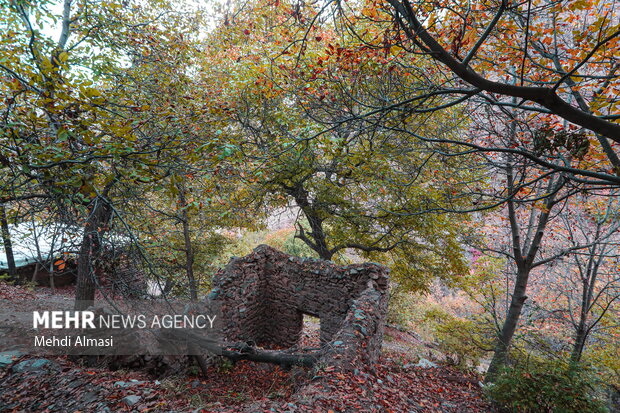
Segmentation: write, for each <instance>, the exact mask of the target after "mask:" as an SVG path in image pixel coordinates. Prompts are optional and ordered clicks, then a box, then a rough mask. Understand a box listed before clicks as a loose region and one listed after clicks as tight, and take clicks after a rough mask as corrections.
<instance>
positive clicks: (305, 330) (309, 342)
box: [297, 313, 321, 349]
mask: <svg viewBox="0 0 620 413" xmlns="http://www.w3.org/2000/svg"><path fill="white" fill-rule="evenodd" d="M302 316H303V319H302V322H303V324H302V328H301V335H300V336H299V342H298V343H297V345H298V347H300V348H313V349H318V348H320V347H321V319H320V318H318V317H315V316H313V315H310V314H306V313H302Z"/></svg>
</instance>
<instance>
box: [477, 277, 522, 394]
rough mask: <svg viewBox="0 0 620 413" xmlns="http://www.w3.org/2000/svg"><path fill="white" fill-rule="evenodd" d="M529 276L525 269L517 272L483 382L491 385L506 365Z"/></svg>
mask: <svg viewBox="0 0 620 413" xmlns="http://www.w3.org/2000/svg"><path fill="white" fill-rule="evenodd" d="M529 276H530V269H529V268H525V269H522V270H520V271H518V272H517V280H516V282H515V287H514V291H513V293H512V300H511V301H510V307H509V309H508V314H507V315H506V321H504V325H503V326H502V330H501V331H500V333H499V337H498V341H497V344H496V346H495V353H494V354H493V359H492V360H491V364H489V369H488V370H487V374H486V376H485V378H484V379H485V382H487V383H491V382H493V380H494V379H495V377H496V376H497V373H498V372H499V369H500V367H502V366H503V365H504V364H505V363H506V357H507V356H508V348H509V347H510V342H511V341H512V337H513V336H514V334H515V331H516V329H517V324H518V323H519V318H520V317H521V311H522V310H523V303H525V300H527V296H526V295H525V292H526V289H527V281H528V278H529Z"/></svg>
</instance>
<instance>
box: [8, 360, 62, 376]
mask: <svg viewBox="0 0 620 413" xmlns="http://www.w3.org/2000/svg"><path fill="white" fill-rule="evenodd" d="M12 370H13V373H22V372H24V371H50V370H60V366H58V364H56V363H54V362H53V361H49V360H48V359H30V360H24V361H21V362H19V363H17V364H16V365H14V366H13V368H12Z"/></svg>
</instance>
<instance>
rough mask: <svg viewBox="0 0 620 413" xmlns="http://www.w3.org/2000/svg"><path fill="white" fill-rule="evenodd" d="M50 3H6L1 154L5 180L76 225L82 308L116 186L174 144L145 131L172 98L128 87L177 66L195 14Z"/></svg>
mask: <svg viewBox="0 0 620 413" xmlns="http://www.w3.org/2000/svg"><path fill="white" fill-rule="evenodd" d="M50 5H51V3H48V2H40V3H38V4H36V5H32V4H28V3H25V2H10V4H7V5H6V7H5V9H6V10H7V13H6V14H5V15H3V16H2V20H1V21H0V25H1V26H2V27H3V28H5V29H6V30H7V31H8V32H9V33H11V35H10V36H8V37H7V38H4V39H3V48H2V64H0V70H2V71H3V72H4V74H5V75H6V77H4V78H3V79H2V80H3V88H2V90H3V91H6V99H7V102H8V103H9V105H8V107H7V110H6V111H5V112H4V117H3V123H2V135H1V139H2V143H3V145H2V151H1V153H0V160H2V164H3V166H5V168H3V169H4V171H6V172H7V173H8V174H9V177H10V178H11V180H10V182H12V183H13V188H16V187H17V188H18V187H20V186H24V185H25V184H28V185H31V186H32V187H34V188H36V190H37V191H40V192H41V193H42V194H43V196H45V197H48V198H49V199H50V200H52V201H53V202H55V203H56V204H58V205H62V206H63V208H64V209H65V210H67V211H71V212H72V213H73V214H74V217H75V218H76V221H77V223H78V225H84V227H85V235H84V238H83V244H82V247H81V249H80V250H81V254H82V255H81V257H80V259H81V260H80V261H81V265H79V266H78V267H79V268H78V291H77V298H78V299H80V300H81V303H82V305H86V306H87V305H88V304H89V303H90V302H92V300H93V298H94V286H95V285H96V284H97V280H96V279H94V274H95V273H96V271H94V269H93V268H92V265H93V264H100V263H101V260H98V259H97V257H96V254H97V251H98V250H99V246H100V244H101V237H102V236H103V234H104V233H105V232H106V231H108V230H109V229H110V228H109V227H110V220H111V219H112V217H113V216H114V215H117V212H118V209H117V208H115V207H114V204H115V200H114V198H115V197H117V196H118V195H119V194H120V193H119V192H115V188H116V187H118V186H119V184H120V183H122V182H133V183H138V182H139V181H150V180H154V179H161V177H162V176H165V174H166V172H165V170H166V165H160V164H159V160H160V157H161V156H162V152H165V151H166V150H168V149H178V147H179V146H180V145H181V144H180V142H179V141H177V140H176V138H177V137H178V135H172V136H170V135H168V134H166V133H165V131H162V129H159V132H160V133H159V134H151V133H149V132H150V131H152V130H154V128H151V129H150V131H149V130H147V126H148V125H149V124H152V123H155V122H158V121H159V120H158V119H159V117H160V116H161V117H165V118H166V119H168V120H174V119H173V116H172V115H171V113H170V109H171V108H170V106H165V105H164V106H155V107H153V108H152V107H151V106H149V105H148V104H146V103H145V102H143V101H140V98H141V97H143V96H144V95H131V94H129V93H127V92H128V89H131V88H133V89H134V90H135V89H139V88H140V86H139V85H140V84H141V85H142V86H144V87H146V86H147V85H146V83H145V78H146V77H147V76H149V75H150V76H151V78H150V79H151V81H152V82H157V79H156V78H154V77H156V76H161V75H162V73H169V72H170V71H173V70H175V68H174V63H175V62H178V61H180V60H182V59H183V58H184V56H186V55H187V53H188V51H189V50H191V48H189V47H188V43H189V42H190V39H186V40H185V39H184V38H183V35H184V34H186V33H187V32H188V31H189V29H194V25H195V24H196V22H197V20H196V19H197V17H196V14H195V13H194V14H191V13H189V12H187V11H186V10H183V9H182V8H178V7H173V6H172V5H171V4H169V3H166V2H159V1H153V2H152V3H148V4H137V3H136V4H129V3H128V2H122V3H120V2H119V3H115V2H112V3H102V4H99V3H97V4H90V3H81V2H75V3H74V2H72V1H65V2H64V3H63V5H62V11H61V13H60V15H59V16H58V15H56V14H55V13H54V12H53V11H52V9H51V8H50ZM191 16H193V17H194V19H192V18H190V17H191ZM53 21H59V22H60V36H59V39H58V41H54V40H52V39H50V38H49V36H48V35H47V34H46V33H44V32H42V31H41V28H40V25H42V24H44V23H43V22H45V23H49V22H53ZM136 22H139V23H138V24H136ZM171 27H175V29H176V30H177V31H174V30H171ZM108 56H114V57H112V58H111V57H108ZM128 61H132V65H131V66H130V67H129V68H127V67H126V66H127V62H128ZM153 79H154V80H153ZM153 119H157V120H156V121H154V120H153ZM7 165H9V166H7ZM4 171H3V172H4ZM7 192H9V191H7ZM13 192H14V191H13ZM10 196H11V197H13V198H15V197H16V198H17V199H19V198H20V194H17V195H10ZM30 196H36V192H34V191H33V192H32V193H31V194H30Z"/></svg>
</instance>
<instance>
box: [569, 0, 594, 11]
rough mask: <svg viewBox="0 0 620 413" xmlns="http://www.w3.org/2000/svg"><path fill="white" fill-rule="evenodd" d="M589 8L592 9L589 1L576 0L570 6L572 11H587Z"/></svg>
mask: <svg viewBox="0 0 620 413" xmlns="http://www.w3.org/2000/svg"><path fill="white" fill-rule="evenodd" d="M588 7H590V4H589V3H588V0H576V1H574V2H573V3H571V4H570V6H569V8H570V9H571V10H585V9H587V8H588Z"/></svg>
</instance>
